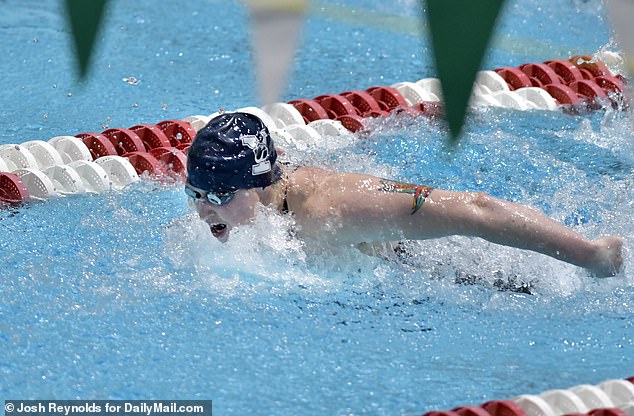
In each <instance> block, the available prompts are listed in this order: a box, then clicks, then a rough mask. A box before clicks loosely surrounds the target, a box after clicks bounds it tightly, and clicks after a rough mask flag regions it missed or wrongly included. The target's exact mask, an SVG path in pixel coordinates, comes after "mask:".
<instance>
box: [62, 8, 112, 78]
mask: <svg viewBox="0 0 634 416" xmlns="http://www.w3.org/2000/svg"><path fill="white" fill-rule="evenodd" d="M106 1H107V0H66V12H67V14H68V20H69V22H70V27H71V30H72V34H73V40H74V42H75V52H76V56H77V59H78V63H79V74H80V76H81V77H82V78H83V77H84V76H85V75H86V74H87V73H88V64H89V63H90V56H91V54H92V49H93V45H94V43H95V38H96V37H97V32H98V31H99V26H100V24H101V19H102V16H103V11H104V6H105V5H106Z"/></svg>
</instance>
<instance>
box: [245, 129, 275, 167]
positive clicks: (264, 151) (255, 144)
mask: <svg viewBox="0 0 634 416" xmlns="http://www.w3.org/2000/svg"><path fill="white" fill-rule="evenodd" d="M241 139H242V144H243V145H244V146H246V147H248V148H249V149H251V150H253V155H254V159H255V164H254V165H253V166H251V174H252V175H262V174H265V173H267V172H270V171H271V162H270V161H269V149H268V147H266V143H265V140H264V139H263V138H262V136H261V135H257V136H254V135H249V136H242V137H241Z"/></svg>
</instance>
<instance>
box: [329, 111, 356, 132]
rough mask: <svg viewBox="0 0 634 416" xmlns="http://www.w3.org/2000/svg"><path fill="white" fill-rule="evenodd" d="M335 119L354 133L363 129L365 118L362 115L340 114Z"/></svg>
mask: <svg viewBox="0 0 634 416" xmlns="http://www.w3.org/2000/svg"><path fill="white" fill-rule="evenodd" d="M335 120H336V121H338V122H340V123H341V124H342V125H343V126H344V127H345V128H347V129H348V130H350V131H351V132H353V133H355V132H358V131H360V130H363V118H362V117H361V116H357V115H348V116H339V117H337V118H336V119H335Z"/></svg>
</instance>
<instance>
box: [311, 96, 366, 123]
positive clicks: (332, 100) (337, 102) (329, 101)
mask: <svg viewBox="0 0 634 416" xmlns="http://www.w3.org/2000/svg"><path fill="white" fill-rule="evenodd" d="M314 101H315V102H317V103H318V104H319V105H320V106H321V107H322V108H323V109H324V110H326V113H328V118H330V119H333V120H334V119H336V118H337V117H339V116H353V115H360V114H359V112H358V111H357V109H356V108H355V107H354V106H353V105H352V103H351V102H350V101H348V99H347V98H346V97H343V96H341V95H338V94H326V95H320V96H319V97H315V98H314Z"/></svg>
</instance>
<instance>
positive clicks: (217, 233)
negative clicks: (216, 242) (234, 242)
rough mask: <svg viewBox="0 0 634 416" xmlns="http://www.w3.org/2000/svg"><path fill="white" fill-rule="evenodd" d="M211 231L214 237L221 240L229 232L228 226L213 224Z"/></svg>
mask: <svg viewBox="0 0 634 416" xmlns="http://www.w3.org/2000/svg"><path fill="white" fill-rule="evenodd" d="M209 229H210V230H211V233H212V234H213V235H214V237H216V238H220V237H222V236H223V235H224V233H225V232H226V231H227V225H226V224H212V225H210V226H209Z"/></svg>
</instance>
